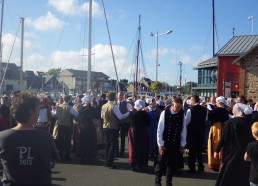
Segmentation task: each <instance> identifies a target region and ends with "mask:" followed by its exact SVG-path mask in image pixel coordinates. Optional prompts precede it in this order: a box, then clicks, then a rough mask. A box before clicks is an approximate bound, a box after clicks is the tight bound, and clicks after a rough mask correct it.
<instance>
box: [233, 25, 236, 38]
mask: <svg viewBox="0 0 258 186" xmlns="http://www.w3.org/2000/svg"><path fill="white" fill-rule="evenodd" d="M235 29H236V28H235V27H233V37H234V36H235Z"/></svg>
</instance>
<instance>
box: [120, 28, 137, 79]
mask: <svg viewBox="0 0 258 186" xmlns="http://www.w3.org/2000/svg"><path fill="white" fill-rule="evenodd" d="M134 38H137V33H136V34H135V37H134ZM135 41H136V39H135V40H134V39H133V41H132V43H131V45H130V48H129V51H128V53H127V56H126V58H125V63H126V61H129V56H135V53H133V54H132V48H133V46H134V43H135ZM134 52H135V51H134ZM133 60H134V59H132V63H131V68H130V76H129V80H132V77H133V75H132V72H133V68H134V66H133V64H134V61H133ZM125 70H127V65H126V64H125V65H122V68H121V69H120V70H119V74H121V72H122V73H123V72H124V71H125Z"/></svg>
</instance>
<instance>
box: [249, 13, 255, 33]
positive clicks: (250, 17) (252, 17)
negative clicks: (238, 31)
mask: <svg viewBox="0 0 258 186" xmlns="http://www.w3.org/2000/svg"><path fill="white" fill-rule="evenodd" d="M248 20H251V21H252V35H254V16H249V17H248Z"/></svg>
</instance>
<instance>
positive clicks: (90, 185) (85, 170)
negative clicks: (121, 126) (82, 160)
mask: <svg viewBox="0 0 258 186" xmlns="http://www.w3.org/2000/svg"><path fill="white" fill-rule="evenodd" d="M206 156H207V155H206V154H204V157H206ZM205 159H206V158H205ZM103 162H104V160H103V151H98V157H97V160H96V161H95V162H94V164H92V165H80V164H79V158H78V157H73V158H72V160H71V162H69V163H57V164H56V166H55V168H54V169H53V184H54V185H55V186H59V185H64V186H75V185H79V186H153V185H154V174H153V166H152V165H153V162H151V161H149V167H147V168H146V169H145V171H144V172H132V171H131V170H130V169H129V166H128V158H127V156H126V158H117V159H116V160H115V162H116V165H117V166H118V168H117V169H110V168H107V167H103ZM205 166H207V164H205ZM187 168H188V167H187V165H185V169H183V170H180V172H179V174H177V175H175V176H174V178H173V185H176V186H214V185H215V180H216V178H217V173H215V172H213V171H211V170H208V169H207V167H205V172H203V173H197V174H196V175H192V174H190V173H188V172H187ZM162 178H163V179H162V183H163V185H165V177H162Z"/></svg>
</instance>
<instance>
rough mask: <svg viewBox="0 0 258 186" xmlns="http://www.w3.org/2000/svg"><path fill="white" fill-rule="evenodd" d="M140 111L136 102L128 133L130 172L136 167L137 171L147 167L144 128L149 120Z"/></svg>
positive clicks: (139, 106)
mask: <svg viewBox="0 0 258 186" xmlns="http://www.w3.org/2000/svg"><path fill="white" fill-rule="evenodd" d="M142 109H143V106H142V104H141V102H140V100H137V101H136V102H135V105H134V110H133V111H132V115H131V124H130V128H129V131H128V154H129V164H130V167H131V170H132V171H135V170H136V168H137V167H138V169H139V171H142V170H143V168H144V167H146V166H148V159H149V149H148V136H147V129H146V127H147V126H149V125H150V118H149V116H148V114H147V113H146V111H143V110H142Z"/></svg>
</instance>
